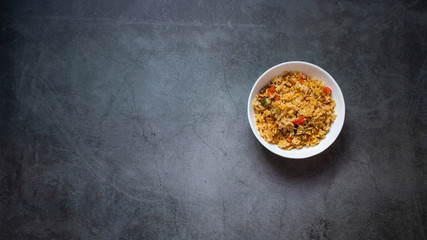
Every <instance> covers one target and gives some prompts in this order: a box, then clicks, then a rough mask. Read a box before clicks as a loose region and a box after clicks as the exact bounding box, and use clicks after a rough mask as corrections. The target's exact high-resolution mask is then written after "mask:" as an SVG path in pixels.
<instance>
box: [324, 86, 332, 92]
mask: <svg viewBox="0 0 427 240" xmlns="http://www.w3.org/2000/svg"><path fill="white" fill-rule="evenodd" d="M323 91H324V92H325V93H327V94H329V93H331V92H332V89H330V88H328V87H325V88H323Z"/></svg>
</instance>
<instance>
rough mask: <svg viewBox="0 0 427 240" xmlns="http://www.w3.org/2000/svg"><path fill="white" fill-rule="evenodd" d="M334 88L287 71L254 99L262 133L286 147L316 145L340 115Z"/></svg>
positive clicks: (257, 119) (278, 144)
mask: <svg viewBox="0 0 427 240" xmlns="http://www.w3.org/2000/svg"><path fill="white" fill-rule="evenodd" d="M331 92H332V90H331V89H330V88H329V87H327V86H326V85H325V84H324V83H323V82H322V81H319V80H317V79H315V78H311V77H310V76H307V75H305V74H303V73H301V72H297V71H285V72H284V74H283V75H279V76H276V77H274V78H273V79H272V80H271V81H270V82H269V83H268V84H267V85H265V86H264V87H263V88H262V89H261V90H260V91H259V93H258V94H257V95H256V98H255V99H254V100H253V104H252V106H253V108H254V113H255V124H256V127H257V129H258V131H259V133H260V136H261V137H262V138H263V139H264V140H265V141H266V142H269V143H272V144H276V145H277V146H278V147H279V148H281V149H285V150H291V149H294V148H296V149H301V148H303V147H304V146H305V147H306V148H309V147H313V146H316V145H317V144H319V142H320V139H323V138H325V136H326V134H327V133H328V132H329V129H330V127H331V124H332V122H333V121H334V120H335V119H336V117H337V115H336V114H335V111H334V108H335V105H336V103H335V101H334V99H333V98H332V97H331Z"/></svg>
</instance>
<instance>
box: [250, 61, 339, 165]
mask: <svg viewBox="0 0 427 240" xmlns="http://www.w3.org/2000/svg"><path fill="white" fill-rule="evenodd" d="M284 71H299V72H302V73H303V74H305V75H308V76H311V77H314V78H316V79H317V80H320V81H322V82H324V83H325V84H326V86H328V87H329V88H330V89H332V98H333V99H334V100H335V102H336V106H335V114H337V118H336V119H335V121H334V122H333V123H332V124H331V128H330V131H329V133H327V134H326V138H324V139H321V140H320V142H319V144H318V145H316V146H314V147H310V148H306V147H303V148H302V149H292V150H283V149H281V148H279V147H278V146H277V145H275V144H271V143H268V142H266V141H265V140H264V139H263V138H262V137H261V136H260V134H259V131H258V130H257V128H256V125H255V113H254V109H253V107H252V102H253V99H254V98H255V96H256V94H257V93H258V92H259V91H260V90H261V88H263V87H264V86H265V85H266V84H267V83H268V82H270V81H271V79H272V78H273V77H276V76H278V75H281V74H283V72H284ZM248 118H249V125H250V126H251V129H252V131H253V133H254V134H255V136H256V137H257V139H258V140H259V141H260V142H261V144H262V145H264V147H266V148H267V149H268V150H270V151H272V152H273V153H275V154H277V155H280V156H282V157H286V158H296V159H300V158H307V157H311V156H314V155H316V154H319V153H321V152H322V151H324V150H325V149H326V148H328V147H329V146H330V145H331V144H332V143H333V142H334V141H335V139H336V138H337V137H338V135H339V134H340V132H341V129H342V127H343V125H344V118H345V103H344V97H343V95H342V92H341V89H340V87H339V86H338V84H337V82H336V81H335V80H334V79H333V78H332V76H331V75H330V74H329V73H327V72H326V71H325V70H323V69H322V68H320V67H318V66H316V65H314V64H311V63H307V62H300V61H294V62H285V63H281V64H279V65H276V66H274V67H272V68H270V69H269V70H267V71H266V72H265V73H263V74H262V75H261V76H260V77H259V78H258V80H257V81H256V82H255V85H254V86H253V88H252V90H251V93H250V95H249V100H248Z"/></svg>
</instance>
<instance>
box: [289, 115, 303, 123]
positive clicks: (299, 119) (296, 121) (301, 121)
mask: <svg viewBox="0 0 427 240" xmlns="http://www.w3.org/2000/svg"><path fill="white" fill-rule="evenodd" d="M292 123H293V124H302V123H304V116H302V115H301V116H299V118H298V119H295V120H293V121H292Z"/></svg>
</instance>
